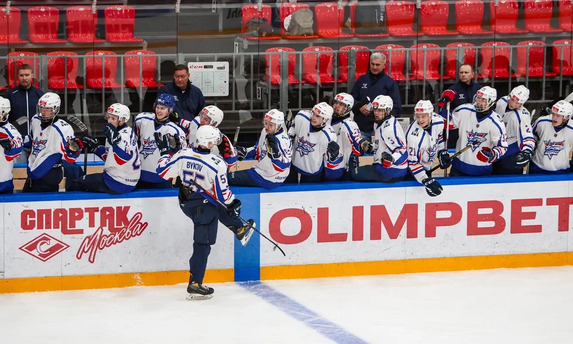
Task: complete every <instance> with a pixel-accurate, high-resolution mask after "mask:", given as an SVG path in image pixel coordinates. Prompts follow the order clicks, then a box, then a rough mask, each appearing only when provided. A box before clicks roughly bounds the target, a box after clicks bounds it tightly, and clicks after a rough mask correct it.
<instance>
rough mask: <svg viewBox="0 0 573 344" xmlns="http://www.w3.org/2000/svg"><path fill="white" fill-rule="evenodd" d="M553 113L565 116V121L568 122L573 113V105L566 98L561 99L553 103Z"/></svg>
mask: <svg viewBox="0 0 573 344" xmlns="http://www.w3.org/2000/svg"><path fill="white" fill-rule="evenodd" d="M551 113H552V114H554V115H560V116H563V121H564V122H567V121H568V120H569V119H570V118H571V115H573V105H572V104H571V103H569V102H567V101H565V100H560V101H558V102H557V103H555V105H553V107H552V108H551Z"/></svg>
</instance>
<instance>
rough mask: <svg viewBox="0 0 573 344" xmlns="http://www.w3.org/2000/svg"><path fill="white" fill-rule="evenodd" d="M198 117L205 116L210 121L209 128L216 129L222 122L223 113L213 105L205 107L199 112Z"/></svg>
mask: <svg viewBox="0 0 573 344" xmlns="http://www.w3.org/2000/svg"><path fill="white" fill-rule="evenodd" d="M199 115H200V116H207V117H209V118H210V119H211V123H209V125H210V126H212V127H215V128H217V127H218V126H219V124H221V122H223V111H221V109H219V108H218V107H216V106H215V105H207V106H205V107H204V108H203V110H201V113H200V114H199Z"/></svg>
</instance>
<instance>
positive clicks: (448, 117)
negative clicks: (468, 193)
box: [430, 102, 450, 177]
mask: <svg viewBox="0 0 573 344" xmlns="http://www.w3.org/2000/svg"><path fill="white" fill-rule="evenodd" d="M449 139H450V102H448V103H447V104H446V142H445V145H446V149H448V140H449ZM430 172H432V171H430ZM447 176H448V169H447V168H445V169H444V177H447Z"/></svg>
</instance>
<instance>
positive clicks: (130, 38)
mask: <svg viewBox="0 0 573 344" xmlns="http://www.w3.org/2000/svg"><path fill="white" fill-rule="evenodd" d="M103 14H104V23H105V39H106V40H108V41H110V42H142V41H143V39H141V38H137V37H135V36H134V35H133V32H134V29H135V9H134V8H133V7H131V6H108V7H106V8H105V9H104V10H103Z"/></svg>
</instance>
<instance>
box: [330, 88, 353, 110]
mask: <svg viewBox="0 0 573 344" xmlns="http://www.w3.org/2000/svg"><path fill="white" fill-rule="evenodd" d="M334 102H335V103H336V102H340V103H342V104H344V105H345V106H346V107H345V109H344V114H347V113H349V112H350V110H352V107H353V106H354V97H353V96H351V95H350V94H348V93H345V92H341V93H339V94H337V95H336V96H335V97H334Z"/></svg>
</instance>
